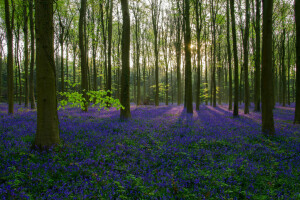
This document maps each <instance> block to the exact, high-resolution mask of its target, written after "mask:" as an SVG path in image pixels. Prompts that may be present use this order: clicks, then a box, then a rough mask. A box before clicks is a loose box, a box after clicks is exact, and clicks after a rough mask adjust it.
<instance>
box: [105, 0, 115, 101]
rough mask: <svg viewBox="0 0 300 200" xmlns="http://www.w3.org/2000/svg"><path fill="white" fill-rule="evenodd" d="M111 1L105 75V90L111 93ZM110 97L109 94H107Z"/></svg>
mask: <svg viewBox="0 0 300 200" xmlns="http://www.w3.org/2000/svg"><path fill="white" fill-rule="evenodd" d="M113 5H114V4H113V0H110V11H109V19H108V53H107V55H108V73H107V86H106V89H107V90H109V91H111V40H112V20H113ZM108 96H109V97H110V96H111V93H110V92H109V93H108Z"/></svg>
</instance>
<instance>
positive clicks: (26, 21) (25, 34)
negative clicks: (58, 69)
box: [0, 1, 29, 108]
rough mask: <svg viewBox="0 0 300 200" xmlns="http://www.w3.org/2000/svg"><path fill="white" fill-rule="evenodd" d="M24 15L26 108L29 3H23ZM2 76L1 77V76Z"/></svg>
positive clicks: (26, 93) (27, 99) (27, 93)
mask: <svg viewBox="0 0 300 200" xmlns="http://www.w3.org/2000/svg"><path fill="white" fill-rule="evenodd" d="M23 9H24V10H23V15H24V27H23V31H24V71H25V76H24V79H25V84H24V89H25V91H24V92H25V108H27V107H28V105H29V81H28V63H29V62H28V15H27V1H24V2H23ZM0 76H1V75H0Z"/></svg>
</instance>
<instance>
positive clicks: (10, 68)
mask: <svg viewBox="0 0 300 200" xmlns="http://www.w3.org/2000/svg"><path fill="white" fill-rule="evenodd" d="M4 2H5V25H6V37H7V93H8V114H13V113H14V63H13V28H14V27H13V25H14V4H13V0H12V1H11V2H12V5H11V6H12V16H11V17H10V11H9V8H10V6H9V3H8V0H5V1H4Z"/></svg>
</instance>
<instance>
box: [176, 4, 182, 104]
mask: <svg viewBox="0 0 300 200" xmlns="http://www.w3.org/2000/svg"><path fill="white" fill-rule="evenodd" d="M177 9H179V1H177ZM180 27H181V26H180V17H179V16H177V28H176V29H177V31H176V71H177V105H180V104H181V103H182V99H181V95H182V94H181V93H182V92H181V71H180V64H181V36H180V30H181V28H180Z"/></svg>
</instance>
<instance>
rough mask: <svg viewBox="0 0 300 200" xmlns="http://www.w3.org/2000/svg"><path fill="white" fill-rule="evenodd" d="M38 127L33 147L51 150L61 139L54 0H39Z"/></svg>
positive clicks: (37, 61) (37, 57) (37, 21)
mask: <svg viewBox="0 0 300 200" xmlns="http://www.w3.org/2000/svg"><path fill="white" fill-rule="evenodd" d="M35 22H36V68H37V73H36V74H37V95H38V96H37V129H36V135H35V140H34V146H35V147H36V148H38V149H40V150H43V149H48V148H50V147H51V146H53V145H57V144H59V142H60V139H59V127H58V116H57V99H56V84H55V76H56V73H55V63H54V44H53V43H54V28H53V1H52V0H36V11H35Z"/></svg>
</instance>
